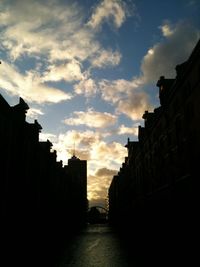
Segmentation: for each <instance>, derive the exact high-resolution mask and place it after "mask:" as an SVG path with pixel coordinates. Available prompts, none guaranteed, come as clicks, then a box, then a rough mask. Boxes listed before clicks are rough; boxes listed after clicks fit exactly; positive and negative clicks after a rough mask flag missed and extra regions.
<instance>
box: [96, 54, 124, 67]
mask: <svg viewBox="0 0 200 267" xmlns="http://www.w3.org/2000/svg"><path fill="white" fill-rule="evenodd" d="M120 60H121V54H120V53H119V51H115V52H113V51H111V50H99V51H98V53H97V55H95V56H94V57H93V58H92V59H91V64H92V66H93V67H96V68H104V67H107V66H109V67H111V66H116V65H118V64H119V63H120Z"/></svg>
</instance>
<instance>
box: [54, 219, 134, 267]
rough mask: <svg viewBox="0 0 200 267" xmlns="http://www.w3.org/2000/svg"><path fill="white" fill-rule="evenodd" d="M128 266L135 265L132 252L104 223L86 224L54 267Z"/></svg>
mask: <svg viewBox="0 0 200 267" xmlns="http://www.w3.org/2000/svg"><path fill="white" fill-rule="evenodd" d="M57 266H58V267H66V266H68V267H70V266H72V267H112V266H113V267H128V266H137V264H136V257H134V252H133V254H132V255H130V254H129V253H128V251H127V250H126V247H125V244H124V243H123V241H122V240H121V239H120V238H119V236H118V235H117V234H116V233H115V231H114V230H113V229H112V228H111V227H109V226H108V225H106V224H94V225H88V226H87V227H86V229H85V230H84V231H82V232H81V233H80V234H79V235H77V236H76V238H74V240H72V242H71V244H69V246H68V247H67V248H66V250H65V253H64V254H63V256H62V259H61V260H60V262H59V263H58V264H57V265H56V267H57Z"/></svg>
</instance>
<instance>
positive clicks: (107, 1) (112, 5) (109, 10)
mask: <svg viewBox="0 0 200 267" xmlns="http://www.w3.org/2000/svg"><path fill="white" fill-rule="evenodd" d="M127 15H128V9H127V7H126V4H125V2H123V1H121V0H103V1H102V2H101V3H100V4H99V5H97V7H96V8H95V10H94V12H93V14H92V16H91V19H90V21H89V22H88V25H89V26H90V27H91V28H93V29H98V28H99V27H100V26H101V24H102V23H103V22H104V21H112V22H113V24H114V26H115V27H116V28H119V27H120V26H121V25H122V23H123V22H124V21H125V19H126V16H127Z"/></svg>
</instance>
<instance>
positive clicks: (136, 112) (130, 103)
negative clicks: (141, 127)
mask: <svg viewBox="0 0 200 267" xmlns="http://www.w3.org/2000/svg"><path fill="white" fill-rule="evenodd" d="M150 109H152V107H151V105H150V101H149V98H148V95H147V94H146V93H145V92H133V93H132V94H130V95H129V98H127V99H125V100H120V101H119V102H118V106H117V109H116V110H117V112H119V113H123V114H125V115H127V116H128V117H129V118H131V119H132V120H140V119H142V115H143V114H144V111H145V110H150Z"/></svg>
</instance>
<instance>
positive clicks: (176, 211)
mask: <svg viewBox="0 0 200 267" xmlns="http://www.w3.org/2000/svg"><path fill="white" fill-rule="evenodd" d="M183 45H184V44H183ZM163 64H164V62H163ZM176 72H177V75H176V78H175V79H166V78H165V77H164V76H161V77H160V79H159V80H158V82H157V86H158V87H159V99H160V106H159V107H158V108H155V109H154V111H153V112H148V111H145V113H144V115H143V119H144V127H141V126H139V134H138V141H134V142H133V141H130V140H129V139H128V143H127V145H126V147H127V150H128V157H127V158H126V159H125V162H124V163H123V164H122V167H121V168H120V171H119V173H118V174H117V175H116V176H114V178H113V180H112V182H111V185H110V188H109V219H110V221H111V222H112V223H115V224H118V225H121V223H122V222H125V223H130V227H133V225H134V223H135V222H136V221H140V222H141V221H142V222H143V223H144V222H145V223H146V225H147V224H148V223H150V221H151V220H154V219H153V218H154V217H156V218H158V217H159V219H158V220H157V222H158V221H160V219H161V218H164V219H163V220H162V222H163V221H164V220H166V221H167V219H168V218H171V219H172V218H173V219H174V224H175V221H176V220H178V221H179V222H180V225H185V221H186V220H187V218H190V220H191V221H192V222H194V221H195V220H194V216H195V212H194V209H195V208H197V202H198V198H199V197H198V191H197V188H198V186H197V180H198V179H197V177H198V173H199V164H200V157H199V151H200V104H199V103H200V41H199V42H198V43H197V45H196V47H195V48H194V50H193V51H192V54H191V56H190V57H189V59H188V60H187V61H186V62H184V63H183V64H180V65H178V66H176ZM144 216H145V218H146V219H144ZM132 218H133V219H132ZM142 218H143V219H142ZM154 222H155V220H154ZM183 222H184V224H183ZM155 225H157V223H156V224H155ZM180 225H179V227H180ZM190 225H191V224H190ZM168 226H169V225H168ZM176 226H177V225H176ZM176 226H174V227H175V228H176Z"/></svg>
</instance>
